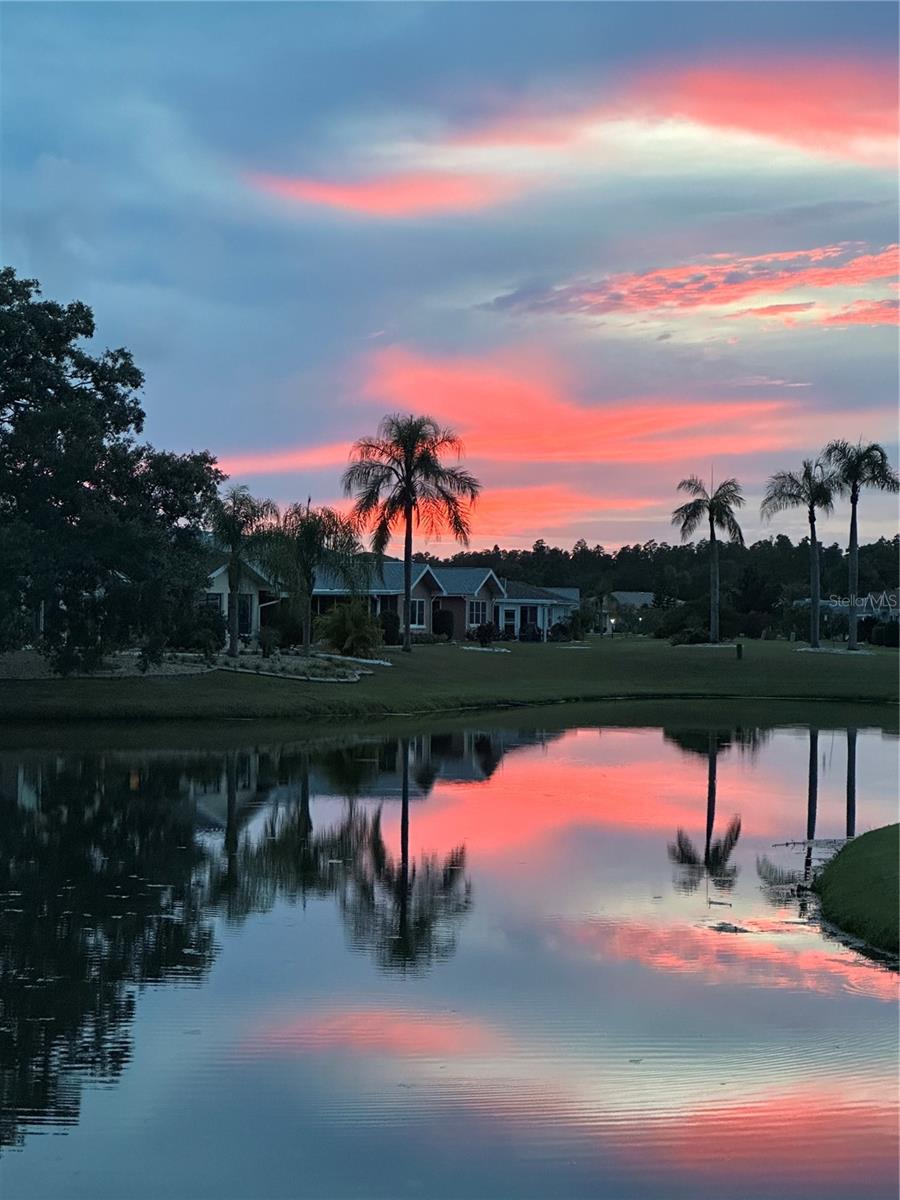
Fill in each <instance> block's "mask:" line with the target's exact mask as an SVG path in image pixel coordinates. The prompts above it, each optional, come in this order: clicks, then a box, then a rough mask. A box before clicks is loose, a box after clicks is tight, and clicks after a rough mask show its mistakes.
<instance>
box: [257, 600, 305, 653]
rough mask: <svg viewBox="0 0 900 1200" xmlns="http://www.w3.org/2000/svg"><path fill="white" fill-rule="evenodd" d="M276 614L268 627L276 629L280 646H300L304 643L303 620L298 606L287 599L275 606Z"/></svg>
mask: <svg viewBox="0 0 900 1200" xmlns="http://www.w3.org/2000/svg"><path fill="white" fill-rule="evenodd" d="M273 607H274V609H275V612H274V615H273V616H272V617H271V618H270V619H269V624H268V625H267V626H266V628H269V629H274V630H275V631H276V633H277V634H278V645H279V646H299V645H302V643H303V622H302V621H301V620H300V616H299V613H298V612H297V610H296V608H294V607H293V606H292V605H289V604H288V603H287V602H286V601H282V603H281V604H279V605H277V606H274V605H273Z"/></svg>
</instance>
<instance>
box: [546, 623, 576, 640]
mask: <svg viewBox="0 0 900 1200" xmlns="http://www.w3.org/2000/svg"><path fill="white" fill-rule="evenodd" d="M547 638H548V640H549V641H551V642H571V640H572V629H571V627H570V625H569V623H568V621H557V622H556V624H555V625H551V626H550V631H549V633H548V634H547Z"/></svg>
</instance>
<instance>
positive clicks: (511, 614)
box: [502, 607, 516, 637]
mask: <svg viewBox="0 0 900 1200" xmlns="http://www.w3.org/2000/svg"><path fill="white" fill-rule="evenodd" d="M502 631H503V634H504V636H506V635H507V634H508V635H509V636H510V637H515V636H516V610H515V609H514V608H505V607H504V609H503V626H502Z"/></svg>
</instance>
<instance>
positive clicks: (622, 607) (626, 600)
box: [600, 592, 654, 633]
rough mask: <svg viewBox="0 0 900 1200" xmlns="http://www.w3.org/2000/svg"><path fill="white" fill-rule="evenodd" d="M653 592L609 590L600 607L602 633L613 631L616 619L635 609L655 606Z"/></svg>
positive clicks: (629, 613)
mask: <svg viewBox="0 0 900 1200" xmlns="http://www.w3.org/2000/svg"><path fill="white" fill-rule="evenodd" d="M653 595H654V594H653V592H607V593H606V594H605V595H604V597H603V603H602V605H601V608H600V629H601V632H602V633H613V632H614V630H615V627H616V621H618V620H621V619H622V617H623V616H625V615H626V610H628V615H629V616H630V615H631V613H632V612H633V611H639V610H640V609H642V608H652V607H653Z"/></svg>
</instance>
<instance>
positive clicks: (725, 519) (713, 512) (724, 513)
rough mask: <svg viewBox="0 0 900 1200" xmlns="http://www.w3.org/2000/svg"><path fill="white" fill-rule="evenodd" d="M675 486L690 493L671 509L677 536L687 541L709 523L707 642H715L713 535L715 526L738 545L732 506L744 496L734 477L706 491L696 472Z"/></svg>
mask: <svg viewBox="0 0 900 1200" xmlns="http://www.w3.org/2000/svg"><path fill="white" fill-rule="evenodd" d="M678 490H679V491H680V492H687V494H688V495H689V496H693V500H689V501H688V502H687V503H686V504H682V505H680V506H679V507H678V508H676V509H675V511H674V512H673V513H672V524H673V525H678V526H680V529H681V540H682V541H683V542H684V541H687V539H688V538H689V537H690V536H691V534H692V533H695V532H696V530H697V529H699V528H700V526H701V525H702V524H703V522H704V521H706V522H708V524H709V639H710V641H711V642H717V641H718V640H719V541H718V538H717V537H716V530H717V529H721V530H722V531H723V532H724V533H727V534H728V537H729V539H730V541H732V542H734V543H735V544H736V545H738V546H743V544H744V535H743V533H741V527H740V525H738V522H737V517H736V516H735V515H734V510H735V509H736V508H741V507H742V506H743V503H744V496H743V493H742V491H741V485H740V484H739V483H738V481H737V480H736V479H725V480H723V481H722V483H720V484H719V486H718V487H717V488H716V489H715V491H714V492H713V493H712V495H710V494H709V492H707V490H706V488H705V487H704V485H703V482H702V481H701V480H700V479H698V478H697V476H696V475H690V476H689V477H688V478H687V479H682V481H681V483H679V485H678Z"/></svg>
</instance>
